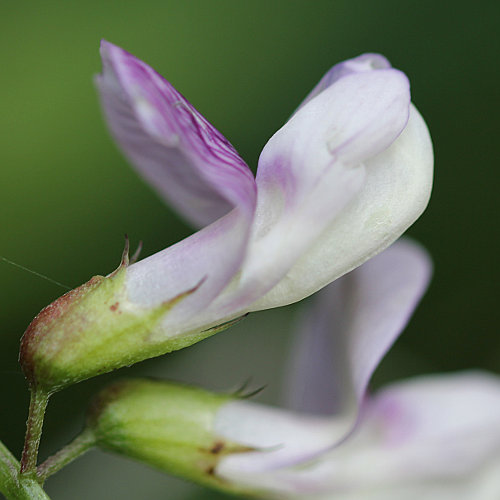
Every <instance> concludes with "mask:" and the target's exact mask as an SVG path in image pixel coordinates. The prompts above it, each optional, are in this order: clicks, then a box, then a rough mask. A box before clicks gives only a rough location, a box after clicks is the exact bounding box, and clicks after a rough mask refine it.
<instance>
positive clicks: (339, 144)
mask: <svg viewBox="0 0 500 500" xmlns="http://www.w3.org/2000/svg"><path fill="white" fill-rule="evenodd" d="M409 102H410V96H409V88H408V80H407V78H406V77H405V76H404V75H403V74H402V73H401V72H399V71H397V70H393V69H388V70H380V71H366V72H360V73H356V74H351V75H347V76H345V77H343V78H341V79H340V80H338V81H337V82H336V83H335V84H334V85H331V86H330V87H328V88H327V89H325V90H324V91H323V92H321V93H320V94H318V95H317V96H316V97H315V98H314V99H311V100H310V101H309V102H308V103H307V105H305V106H303V107H302V108H301V109H300V110H298V111H297V112H296V113H295V115H294V116H293V117H292V118H291V119H290V120H289V121H288V122H287V123H286V124H285V125H284V127H283V128H282V129H280V130H279V131H278V132H276V134H275V135H274V136H273V137H272V138H271V139H270V140H269V142H268V143H267V145H266V146H265V148H264V150H263V151H262V154H261V157H260V159H259V168H258V172H257V186H258V201H257V211H256V217H255V221H254V225H253V229H252V236H251V240H250V243H249V249H248V254H247V257H246V259H245V261H244V264H243V268H242V273H241V278H240V280H239V283H238V285H237V288H238V290H237V291H236V293H235V291H234V289H232V290H231V296H230V297H221V298H220V299H218V300H217V302H215V303H214V307H218V308H219V310H220V311H221V312H222V313H223V314H226V313H228V312H229V311H230V310H232V309H237V308H238V307H240V308H242V309H243V308H248V306H249V305H250V303H251V302H253V301H255V300H257V299H259V298H260V297H262V296H263V295H264V294H265V293H267V291H268V290H270V289H271V288H272V287H274V286H276V284H277V283H279V282H280V281H281V280H282V279H283V278H284V277H285V275H286V274H287V272H289V271H290V269H291V268H292V269H293V266H294V265H295V263H296V262H297V260H298V259H300V258H301V257H302V256H303V254H305V253H307V252H308V251H309V249H310V248H311V247H312V246H313V245H314V244H315V242H316V241H317V240H318V238H320V237H321V235H322V234H323V233H324V232H325V230H326V229H327V228H328V227H329V226H330V225H331V224H332V223H334V221H335V220H337V218H339V217H342V216H343V213H344V211H345V209H346V207H348V206H350V205H351V204H352V201H353V199H354V200H355V199H356V197H357V196H358V195H359V193H360V192H362V191H363V189H364V190H370V189H371V188H370V187H367V186H366V182H367V179H366V175H367V173H366V172H365V167H364V166H363V162H364V161H366V160H369V159H370V158H371V157H372V156H374V155H377V154H378V153H380V152H381V151H383V150H384V149H386V148H387V147H389V146H390V144H391V143H392V142H393V141H394V140H395V139H396V138H397V136H398V135H399V134H400V133H401V131H402V130H403V128H404V127H405V124H406V122H407V119H408V109H409ZM384 174H385V175H387V176H388V179H386V180H385V182H386V183H389V184H393V183H394V180H393V179H392V177H391V175H392V174H391V172H387V171H384ZM371 177H373V175H371ZM364 208H365V207H364ZM376 209H377V207H375V210H376ZM372 212H373V211H372V210H371V209H370V208H369V207H366V213H364V214H362V217H370V216H371V215H372ZM358 224H359V223H358ZM347 238H349V236H347ZM381 238H383V237H381V236H380V235H379V237H378V240H377V244H379V245H380V239H381ZM354 258H357V255H356V254H355V256H354ZM342 264H343V266H344V269H343V270H342V273H343V272H345V271H346V270H347V269H345V268H346V267H348V268H350V266H352V262H347V263H346V262H345V261H344V262H343V263H342ZM324 265H325V263H324V262H323V260H320V261H319V262H317V266H319V267H323V266H324ZM326 265H328V264H326ZM336 271H337V272H339V271H338V269H337V270H336ZM342 273H340V274H342ZM316 274H317V272H316ZM334 277H336V276H333V277H332V279H334ZM304 278H305V283H306V287H308V286H309V283H308V280H309V278H308V277H304ZM285 281H288V280H287V278H285ZM325 284H326V283H322V285H325ZM277 286H278V288H279V290H280V291H281V290H282V289H283V286H281V285H277ZM294 287H295V290H294V291H293V293H294V294H295V296H297V299H296V300H298V299H300V298H303V297H304V296H305V295H307V291H308V290H307V288H306V293H304V292H303V290H304V287H303V286H302V284H301V283H299V282H298V280H297V281H295V282H294ZM235 288H236V287H235ZM284 288H285V292H286V294H287V295H290V293H291V292H290V291H288V289H287V288H286V285H284ZM291 301H293V300H288V297H281V296H280V297H279V298H278V299H277V300H274V301H273V302H272V305H271V307H272V306H277V305H282V304H283V303H288V302H291ZM266 307H268V306H267V302H266V299H264V301H263V302H262V301H261V300H257V303H256V305H255V306H254V305H252V306H251V308H252V310H256V309H261V308H266Z"/></svg>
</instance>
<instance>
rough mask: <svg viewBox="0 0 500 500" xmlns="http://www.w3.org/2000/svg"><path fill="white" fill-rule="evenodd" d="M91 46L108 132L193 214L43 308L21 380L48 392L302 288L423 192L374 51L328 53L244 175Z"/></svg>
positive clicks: (137, 66) (230, 153)
mask: <svg viewBox="0 0 500 500" xmlns="http://www.w3.org/2000/svg"><path fill="white" fill-rule="evenodd" d="M101 55H102V60H103V72H102V74H101V75H99V76H98V77H97V78H96V84H97V87H98V89H99V92H100V96H101V102H102V105H103V108H104V113H105V117H106V119H107V122H108V125H109V127H110V129H111V132H112V135H113V136H114V138H115V139H116V141H117V143H118V144H119V146H120V148H121V149H122V150H123V152H124V153H125V155H126V156H127V158H128V159H129V160H130V162H131V163H132V164H133V165H134V166H135V168H136V169H137V170H138V172H139V173H140V174H141V175H142V176H143V177H144V178H145V179H146V180H147V181H148V182H150V183H151V185H152V186H153V187H154V189H156V190H157V191H158V192H159V193H160V195H161V196H163V197H164V198H165V199H166V200H167V201H168V202H170V203H172V204H173V206H174V207H175V208H176V209H177V210H178V211H179V212H180V213H181V214H182V215H183V216H184V217H185V218H186V219H187V220H188V221H190V222H192V223H193V224H195V225H197V226H204V227H203V228H202V229H200V230H199V231H198V232H196V233H194V234H193V235H191V236H190V237H188V238H186V239H184V240H183V241H180V242H179V243H177V244H175V245H173V246H171V247H169V248H166V249H165V250H163V251H161V252H159V253H157V254H155V255H152V256H150V257H148V258H146V259H144V260H142V261H139V262H137V263H134V264H131V265H130V266H128V257H125V258H124V259H123V261H122V266H121V267H120V268H119V269H118V270H117V271H116V272H114V273H112V274H111V275H109V276H108V277H107V278H103V277H95V278H93V279H92V280H90V281H89V282H88V283H86V284H85V285H82V286H81V287H80V288H78V289H76V290H74V291H72V292H70V293H69V294H67V295H66V296H64V297H62V298H61V299H59V300H58V301H56V302H54V303H53V304H51V305H50V306H48V307H47V308H46V309H45V310H44V311H43V312H42V313H41V314H40V315H39V316H38V317H37V318H35V320H34V321H33V322H32V324H31V325H30V327H29V328H28V330H27V332H26V334H25V336H24V337H23V342H22V346H21V363H22V366H23V369H24V372H25V374H26V375H27V377H28V379H29V380H30V383H31V384H32V385H36V386H39V387H44V388H45V390H46V391H48V392H53V391H54V390H58V389H60V388H62V387H64V386H66V385H69V384H72V383H75V382H77V381H80V380H83V379H85V378H89V377H91V376H95V375H96V374H99V373H104V372H106V371H110V370H112V369H115V368H119V367H121V366H125V365H130V364H132V363H135V362H137V361H141V360H143V359H146V358H150V357H153V356H158V355H160V354H164V353H166V352H170V351H172V350H175V349H180V348H183V347H186V346H188V345H190V344H192V343H194V342H197V341H199V340H201V339H203V338H205V337H207V336H208V335H210V334H212V333H214V332H215V331H218V330H219V329H220V328H219V325H225V324H228V322H231V320H234V319H236V318H238V317H240V316H242V315H244V314H246V313H247V312H250V311H256V310H260V309H266V308H270V307H277V306H281V305H285V304H289V303H292V302H295V301H298V300H301V299H303V298H304V297H307V296H308V295H310V294H312V293H314V292H316V291H317V290H319V289H320V288H322V287H324V286H325V285H327V284H328V283H330V282H332V281H333V280H335V279H337V278H339V277H340V276H342V275H343V274H345V273H347V272H348V271H350V270H352V269H354V268H355V267H357V266H359V265H360V264H362V263H363V262H364V261H366V260H367V259H369V258H371V257H372V256H374V255H376V254H377V253H379V252H380V251H382V250H384V249H385V248H386V247H388V246H389V245H390V244H391V243H393V242H394V241H395V240H396V239H397V238H399V236H400V235H401V234H402V233H403V232H404V231H405V230H406V229H407V228H408V227H409V226H410V225H411V224H412V223H413V222H414V221H415V220H416V219H417V218H418V217H419V215H420V214H421V213H422V211H423V210H424V209H425V207H426V205H427V202H428V199H429V195H430V191H431V186H432V168H433V155H432V144H431V140H430V137H429V133H428V131H427V127H426V125H425V122H424V121H423V119H422V118H421V116H420V115H419V113H418V111H417V110H416V109H415V108H414V107H413V105H412V104H411V103H410V91H409V82H408V79H407V78H406V76H405V75H404V74H403V73H402V72H401V71H398V70H396V69H393V68H392V67H391V66H390V64H389V62H388V61H387V60H386V59H385V58H384V57H383V56H380V55H376V54H365V55H362V56H359V57H357V58H355V59H351V60H349V61H346V62H343V63H341V64H338V65H336V66H334V67H333V68H332V69H331V70H330V71H329V72H328V73H327V74H326V75H325V76H324V77H323V79H322V80H321V81H320V82H319V84H318V85H317V86H316V87H315V88H314V89H313V90H312V92H311V93H310V94H309V95H308V96H307V97H306V99H305V100H304V102H303V103H302V104H301V105H300V106H299V108H298V109H297V110H296V111H295V113H294V114H293V115H292V117H291V118H290V119H289V120H288V122H287V123H286V124H285V125H284V126H283V127H282V128H281V129H280V130H278V132H276V133H275V134H274V135H273V137H271V139H270V140H269V141H268V143H267V144H266V145H265V147H264V149H263V150H262V153H261V155H260V158H259V163H258V169H257V176H256V178H254V176H253V174H252V172H251V171H250V169H249V168H248V166H247V165H246V163H245V162H244V161H243V160H242V159H241V158H240V157H239V156H238V154H237V153H236V151H235V150H234V148H233V147H232V146H231V144H229V142H228V141H227V140H226V139H225V138H224V137H223V136H222V135H221V134H220V133H219V132H218V131H217V130H215V128H214V127H213V126H212V125H211V124H210V123H209V122H207V121H206V120H205V119H204V118H203V117H202V116H201V115H200V114H199V113H198V112H197V111H196V110H195V109H194V107H193V106H192V105H191V104H190V103H189V102H188V101H187V100H186V99H185V98H184V97H183V96H182V95H181V94H180V93H179V92H177V91H176V90H175V89H174V88H173V87H172V85H171V84H170V83H169V82H167V81H166V80H164V79H163V78H162V77H161V76H160V75H158V74H157V73H156V72H155V71H154V70H153V69H151V68H150V67H149V66H147V65H146V64H145V63H143V62H142V61H140V60H138V59H137V58H135V57H134V56H132V55H131V54H129V53H128V52H126V51H124V50H123V49H121V48H119V47H117V46H115V45H112V44H110V43H108V42H102V45H101ZM222 327H223V326H222ZM222 327H221V328H222ZM66 346H67V347H68V348H66ZM96 353H99V355H98V356H96V355H95V354H96Z"/></svg>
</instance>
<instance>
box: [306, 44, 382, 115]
mask: <svg viewBox="0 0 500 500" xmlns="http://www.w3.org/2000/svg"><path fill="white" fill-rule="evenodd" d="M389 68H391V63H390V62H389V61H388V60H387V59H386V58H385V57H384V56H383V55H381V54H369V53H368V54H361V55H360V56H358V57H354V58H352V59H347V61H342V62H341V63H338V64H336V65H335V66H333V68H331V69H330V70H328V71H327V72H326V73H325V75H324V76H323V78H321V80H320V81H319V82H318V84H317V85H316V87H314V88H313V89H312V91H311V92H310V93H309V94H308V96H307V97H306V98H305V99H304V100H303V101H302V103H301V104H300V106H299V107H298V109H300V108H302V107H303V106H304V105H306V104H307V103H308V102H309V101H310V100H311V99H312V98H313V97H316V96H317V95H318V94H320V93H321V92H323V90H325V89H326V88H328V87H329V86H330V85H332V84H334V83H335V82H336V81H337V80H339V79H340V78H342V77H343V76H347V75H351V74H353V73H363V72H365V71H373V70H377V69H389Z"/></svg>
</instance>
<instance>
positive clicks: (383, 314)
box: [287, 240, 431, 425]
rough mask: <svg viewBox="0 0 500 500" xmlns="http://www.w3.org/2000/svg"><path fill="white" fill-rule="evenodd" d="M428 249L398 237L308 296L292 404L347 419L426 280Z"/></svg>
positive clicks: (294, 362)
mask: <svg viewBox="0 0 500 500" xmlns="http://www.w3.org/2000/svg"><path fill="white" fill-rule="evenodd" d="M430 272H431V263H430V259H429V257H428V255H427V253H426V252H425V251H424V250H423V249H422V248H421V247H420V246H419V245H417V244H415V243H413V242H411V241H409V240H400V241H398V242H396V243H395V244H393V245H392V246H390V247H389V248H388V249H387V250H385V251H384V252H382V253H381V254H379V255H377V256H376V257H374V258H373V259H371V260H369V261H368V262H366V263H365V264H363V265H362V266H361V267H359V268H357V269H355V270H354V271H352V272H351V273H349V274H347V275H346V276H344V277H342V278H341V279H339V280H337V281H335V282H334V283H332V284H331V285H329V286H327V287H326V288H325V289H324V290H322V291H321V292H319V293H318V294H317V296H315V297H314V298H313V300H312V301H311V302H312V303H311V304H310V308H309V310H306V311H305V312H306V314H305V315H304V317H303V318H302V322H301V325H300V326H299V328H298V331H297V333H296V342H295V349H294V352H293V353H292V354H293V357H292V360H291V361H292V363H291V367H290V375H289V377H288V380H287V386H288V388H287V393H288V404H287V406H289V407H291V408H292V409H294V410H298V411H307V412H311V413H322V414H328V413H330V414H332V413H334V412H343V413H344V414H350V415H351V417H352V422H351V425H353V424H354V421H355V418H356V416H357V413H358V409H359V405H360V403H361V400H362V398H363V397H364V393H365V390H366V387H367V384H368V381H369V379H370V377H371V375H372V373H373V371H374V370H375V368H376V367H377V365H378V364H379V362H380V360H381V359H382V357H383V356H384V355H385V353H386V352H387V350H388V349H389V348H390V346H391V345H392V343H393V342H394V340H395V339H396V338H397V337H398V336H399V334H400V333H401V332H402V330H403V329H404V327H405V326H406V324H407V322H408V320H409V319H410V317H411V315H412V313H413V311H414V309H415V307H416V306H417V304H418V302H419V300H420V298H421V296H422V294H423V293H424V291H425V289H426V288H427V285H428V282H429V278H430Z"/></svg>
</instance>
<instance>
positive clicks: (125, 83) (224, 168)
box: [96, 41, 256, 226]
mask: <svg viewBox="0 0 500 500" xmlns="http://www.w3.org/2000/svg"><path fill="white" fill-rule="evenodd" d="M101 56H102V62H103V72H102V74H101V75H99V76H98V77H97V78H96V84H97V87H98V89H99V92H100V95H101V102H102V106H103V108H104V113H105V116H106V120H107V122H108V125H109V127H110V129H111V132H112V134H113V136H114V138H115V140H116V141H117V143H118V144H119V146H120V148H121V149H122V151H123V152H124V153H125V155H126V156H127V158H128V159H129V160H130V162H131V163H132V164H133V165H134V167H135V168H136V169H137V171H138V172H139V173H140V174H141V175H142V176H143V177H144V178H145V179H146V180H147V181H148V182H149V183H150V184H151V186H152V187H153V188H154V189H156V190H157V191H158V192H159V194H160V195H161V196H163V197H164V198H165V199H167V200H168V201H169V202H170V203H172V205H174V207H175V208H176V209H177V210H178V211H179V212H180V213H181V214H182V215H183V216H184V217H186V218H187V219H188V220H190V221H191V222H193V223H194V224H196V225H200V226H203V225H206V224H208V223H210V222H213V221H214V220H216V219H218V218H219V217H221V216H222V215H224V214H226V213H227V212H229V211H230V210H231V209H232V208H233V207H235V206H242V207H244V209H245V210H248V211H253V208H254V205H255V196H256V188H255V180H254V178H253V174H252V172H251V171H250V169H249V168H248V167H247V165H246V163H245V162H244V161H243V160H242V159H241V158H240V157H239V155H238V153H237V152H236V151H235V149H234V148H233V147H232V146H231V144H230V143H229V142H228V141H227V139H226V138H225V137H224V136H222V134H221V133H220V132H218V131H217V130H216V129H215V128H214V127H213V126H212V125H211V124H210V123H209V122H208V121H207V120H206V119H205V118H204V117H203V116H202V115H201V114H200V113H199V112H198V111H197V110H196V109H195V108H194V107H193V106H192V105H191V104H190V103H189V102H188V101H187V100H186V99H185V98H184V97H183V96H182V95H181V94H180V93H179V92H177V90H175V88H174V87H173V86H172V85H171V84H170V83H169V82H168V81H166V80H165V79H163V78H162V77H161V76H160V75H158V73H156V72H155V71H154V70H153V69H152V68H150V67H149V66H148V65H146V64H145V63H144V62H142V61H140V60H139V59H137V58H135V57H134V56H132V55H131V54H129V53H128V52H126V51H124V50H123V49H121V48H119V47H117V46H115V45H113V44H111V43H109V42H106V41H102V43H101Z"/></svg>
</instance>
